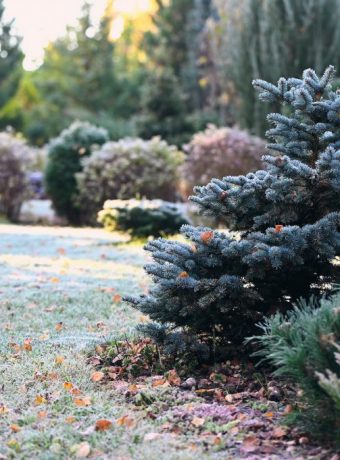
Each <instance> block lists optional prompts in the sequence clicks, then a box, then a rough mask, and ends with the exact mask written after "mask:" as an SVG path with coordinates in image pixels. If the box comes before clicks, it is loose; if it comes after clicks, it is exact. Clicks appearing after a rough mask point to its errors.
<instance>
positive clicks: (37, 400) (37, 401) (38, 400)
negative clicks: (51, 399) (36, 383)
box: [34, 395, 47, 406]
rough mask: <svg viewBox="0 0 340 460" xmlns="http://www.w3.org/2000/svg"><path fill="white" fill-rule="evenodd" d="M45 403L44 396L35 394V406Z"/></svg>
mask: <svg viewBox="0 0 340 460" xmlns="http://www.w3.org/2000/svg"><path fill="white" fill-rule="evenodd" d="M46 403H47V399H46V398H44V397H43V396H41V395H37V396H36V397H35V400H34V404H35V405H36V406H40V405H41V404H46Z"/></svg>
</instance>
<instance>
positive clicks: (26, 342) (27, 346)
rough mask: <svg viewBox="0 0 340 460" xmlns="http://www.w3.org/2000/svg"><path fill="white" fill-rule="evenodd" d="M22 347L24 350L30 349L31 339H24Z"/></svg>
mask: <svg viewBox="0 0 340 460" xmlns="http://www.w3.org/2000/svg"><path fill="white" fill-rule="evenodd" d="M23 349H24V350H26V351H32V339H25V340H24V345H23Z"/></svg>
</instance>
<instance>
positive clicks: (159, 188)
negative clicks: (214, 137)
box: [77, 137, 183, 223]
mask: <svg viewBox="0 0 340 460" xmlns="http://www.w3.org/2000/svg"><path fill="white" fill-rule="evenodd" d="M182 162H183V154H182V153H181V152H180V151H179V150H178V149H177V147H174V146H171V145H168V144H167V143H166V142H165V141H163V140H161V139H160V138H158V137H155V138H153V139H151V140H149V141H144V140H142V139H138V138H126V139H121V140H120V141H118V142H108V143H106V144H105V145H103V147H102V148H101V149H100V150H98V151H97V152H95V153H94V154H93V155H92V156H91V157H89V158H86V159H84V161H83V163H82V164H83V171H82V172H81V173H79V174H77V183H78V189H79V198H78V202H79V206H80V208H81V209H82V210H83V212H84V213H85V214H86V216H87V217H86V218H87V221H88V222H89V223H93V222H95V221H96V217H97V213H98V211H100V209H101V208H102V206H103V203H104V202H105V201H106V200H109V199H122V200H126V199H130V198H135V197H142V198H144V197H145V198H148V199H153V198H160V199H164V200H168V201H176V197H177V190H176V188H177V187H176V186H177V182H178V180H179V166H180V165H181V164H182Z"/></svg>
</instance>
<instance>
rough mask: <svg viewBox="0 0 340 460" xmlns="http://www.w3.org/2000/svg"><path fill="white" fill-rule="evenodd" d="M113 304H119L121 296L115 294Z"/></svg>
mask: <svg viewBox="0 0 340 460" xmlns="http://www.w3.org/2000/svg"><path fill="white" fill-rule="evenodd" d="M112 299H113V301H114V303H120V302H121V301H122V296H121V295H119V294H116V295H114V296H113V297H112Z"/></svg>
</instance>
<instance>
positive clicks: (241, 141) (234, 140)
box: [183, 125, 265, 194]
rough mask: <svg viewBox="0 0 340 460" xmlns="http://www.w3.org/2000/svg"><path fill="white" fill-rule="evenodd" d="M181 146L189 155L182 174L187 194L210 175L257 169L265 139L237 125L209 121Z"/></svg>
mask: <svg viewBox="0 0 340 460" xmlns="http://www.w3.org/2000/svg"><path fill="white" fill-rule="evenodd" d="M184 150H185V151H186V152H187V154H188V155H187V157H186V161H185V164H184V166H183V178H184V181H185V183H186V189H187V191H188V192H189V194H190V193H191V192H192V189H193V187H194V186H195V185H204V184H206V183H207V182H208V181H209V180H210V179H211V178H212V177H216V178H218V179H222V177H224V176H227V175H228V176H230V175H236V174H246V173H248V172H251V171H256V170H257V169H259V168H260V167H261V157H262V155H263V152H264V151H265V143H264V141H263V140H262V139H260V138H259V137H255V136H251V135H250V134H248V133H247V132H246V131H241V130H240V129H238V128H227V127H223V128H217V127H216V126H214V125H209V126H208V127H207V128H206V129H205V130H204V131H202V132H199V133H197V134H195V135H194V136H193V138H192V140H191V142H190V143H189V144H187V145H186V146H185V147H184Z"/></svg>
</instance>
